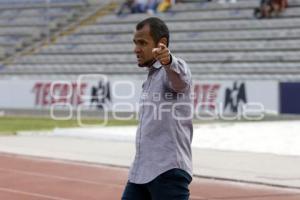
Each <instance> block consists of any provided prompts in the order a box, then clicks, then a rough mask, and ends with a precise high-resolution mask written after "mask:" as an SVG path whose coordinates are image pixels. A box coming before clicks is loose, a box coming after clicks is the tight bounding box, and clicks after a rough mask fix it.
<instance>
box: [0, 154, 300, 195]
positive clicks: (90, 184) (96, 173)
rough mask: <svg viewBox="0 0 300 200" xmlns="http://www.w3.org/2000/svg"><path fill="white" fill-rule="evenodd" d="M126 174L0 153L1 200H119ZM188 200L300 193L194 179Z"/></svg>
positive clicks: (87, 165)
mask: <svg viewBox="0 0 300 200" xmlns="http://www.w3.org/2000/svg"><path fill="white" fill-rule="evenodd" d="M127 173H128V170H127V169H124V168H116V167H108V166H103V165H98V164H90V163H82V162H72V161H63V160H53V159H46V158H37V157H29V156H21V155H13V154H6V153H0V199H1V200H96V199H97V200H118V199H120V197H121V194H122V191H123V188H124V185H125V183H126V180H127ZM191 200H300V191H299V190H292V189H284V188H274V187H267V186H262V185H253V184H245V183H236V182H229V181H219V180H211V179H201V178H194V180H193V183H192V185H191Z"/></svg>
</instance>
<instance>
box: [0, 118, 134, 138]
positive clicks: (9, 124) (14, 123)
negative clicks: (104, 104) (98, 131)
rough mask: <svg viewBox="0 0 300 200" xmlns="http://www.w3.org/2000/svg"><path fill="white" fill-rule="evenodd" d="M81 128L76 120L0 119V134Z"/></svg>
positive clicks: (121, 123)
mask: <svg viewBox="0 0 300 200" xmlns="http://www.w3.org/2000/svg"><path fill="white" fill-rule="evenodd" d="M82 123H84V124H89V125H98V124H102V123H103V121H101V120H95V119H87V120H83V122H82ZM136 124H137V121H135V120H127V121H121V120H109V121H108V123H107V126H125V125H136ZM58 127H59V128H67V127H79V125H78V123H77V121H76V120H53V119H50V118H38V117H0V134H2V135H3V134H5V135H7V134H15V133H16V132H17V131H32V130H33V131H34V130H36V131H38V130H52V129H54V128H58Z"/></svg>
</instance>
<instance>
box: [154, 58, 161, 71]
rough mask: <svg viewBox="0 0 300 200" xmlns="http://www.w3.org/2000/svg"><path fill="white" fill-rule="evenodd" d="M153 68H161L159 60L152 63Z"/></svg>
mask: <svg viewBox="0 0 300 200" xmlns="http://www.w3.org/2000/svg"><path fill="white" fill-rule="evenodd" d="M152 66H153V68H155V69H159V68H161V66H162V65H161V64H160V62H159V61H158V60H157V61H156V62H155V63H154V64H153V65H152Z"/></svg>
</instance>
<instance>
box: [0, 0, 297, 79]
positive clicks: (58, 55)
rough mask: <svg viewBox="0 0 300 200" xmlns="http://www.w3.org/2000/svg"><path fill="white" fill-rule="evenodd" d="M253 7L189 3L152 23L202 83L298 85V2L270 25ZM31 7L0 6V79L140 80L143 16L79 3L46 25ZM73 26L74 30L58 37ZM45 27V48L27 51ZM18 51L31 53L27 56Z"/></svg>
mask: <svg viewBox="0 0 300 200" xmlns="http://www.w3.org/2000/svg"><path fill="white" fill-rule="evenodd" d="M7 1H8V0H7ZM36 1H37V0H36ZM0 2H1V1H0ZM9 2H11V1H9ZM33 5H34V6H33ZM258 5H259V0H239V1H237V3H235V4H219V3H217V2H214V1H213V2H207V1H196V2H195V1H191V2H186V3H179V4H176V5H175V6H173V7H172V9H171V10H170V11H169V12H167V13H160V14H156V16H158V17H160V18H162V19H164V20H165V21H166V22H167V23H168V25H169V27H170V31H171V49H172V52H174V53H175V54H176V55H178V56H180V57H183V58H184V59H185V60H187V61H188V63H189V64H190V66H191V70H192V72H193V74H194V75H195V76H197V77H198V78H200V79H203V78H205V79H210V78H216V77H217V78H218V79H231V78H236V77H238V78H240V79H243V78H247V79H249V78H254V79H276V80H281V79H299V77H300V0H290V1H289V8H288V9H287V10H286V11H285V12H284V13H283V14H282V15H281V16H279V17H278V18H272V19H261V20H259V19H256V18H254V17H253V10H254V8H255V7H257V6H258ZM22 6H23V7H22ZM32 6H33V7H34V8H33V7H31V6H28V4H26V5H19V4H18V5H11V4H10V5H9V6H7V5H5V4H1V5H0V10H1V12H0V26H1V29H0V44H1V46H2V48H0V59H1V58H2V65H3V67H2V68H0V69H1V71H0V73H1V74H2V75H9V74H28V75H30V74H49V75H50V74H52V75H55V74H62V73H63V74H80V73H91V72H99V73H104V74H137V75H138V74H144V70H143V69H138V68H137V67H135V63H136V61H135V56H134V55H133V43H132V33H133V31H134V28H135V24H136V23H137V22H138V21H139V20H141V19H142V18H146V17H148V16H149V15H147V14H134V15H122V16H116V15H115V13H114V12H111V10H110V9H112V7H105V6H107V4H103V5H98V4H97V6H91V5H89V4H88V3H86V2H84V1H79V0H78V1H70V2H69V3H68V1H55V2H53V3H50V4H49V5H48V7H49V9H48V12H47V13H48V14H49V17H48V18H47V17H46V16H45V12H44V9H45V7H44V6H45V5H41V4H32ZM114 8H115V6H114ZM6 9H9V10H10V12H8V11H7V10H6ZM20 9H21V10H22V11H20ZM66 9H67V11H66ZM4 10H5V11H4ZM11 11H15V12H14V13H15V14H13V12H11ZM99 11H107V13H109V14H107V13H104V14H99ZM64 13H67V14H64ZM70 13H71V14H70ZM33 16H39V17H33ZM75 16H77V18H76V17H75ZM78 16H79V17H78ZM74 18H75V19H74ZM89 18H90V19H92V20H89ZM72 19H73V20H72ZM76 19H77V24H76V29H75V28H74V29H73V31H71V32H70V31H69V32H68V31H67V32H66V31H62V30H64V29H63V28H66V27H69V26H70V24H72V23H74V21H76ZM78 19H79V23H78ZM80 20H81V21H80ZM48 23H50V24H51V25H50V28H51V32H53V30H54V31H55V30H56V31H58V32H59V33H60V34H58V35H55V37H52V39H51V42H50V43H51V44H49V43H47V44H46V45H45V44H44V43H43V44H42V45H41V44H40V45H39V46H38V45H35V46H34V47H33V48H32V45H31V44H32V43H34V42H33V41H36V40H41V38H45V36H46V35H47V33H46V32H45V31H47V30H48V29H49V27H48V26H47V24H48ZM52 24H54V25H52ZM60 27H62V28H61V29H60ZM36 38H38V39H36ZM34 44H35V43H34ZM20 46H21V47H24V46H29V47H30V48H29V49H30V51H24V50H22V48H20ZM3 47H4V48H3ZM17 51H20V52H22V53H21V54H15V52H17ZM24 52H25V53H24ZM8 55H9V56H12V59H9V61H8V59H6V57H7V56H8Z"/></svg>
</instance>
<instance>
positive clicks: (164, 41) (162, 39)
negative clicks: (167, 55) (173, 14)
mask: <svg viewBox="0 0 300 200" xmlns="http://www.w3.org/2000/svg"><path fill="white" fill-rule="evenodd" d="M159 43H163V44H164V45H166V46H167V38H165V37H162V38H160V40H159V41H158V44H159Z"/></svg>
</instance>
